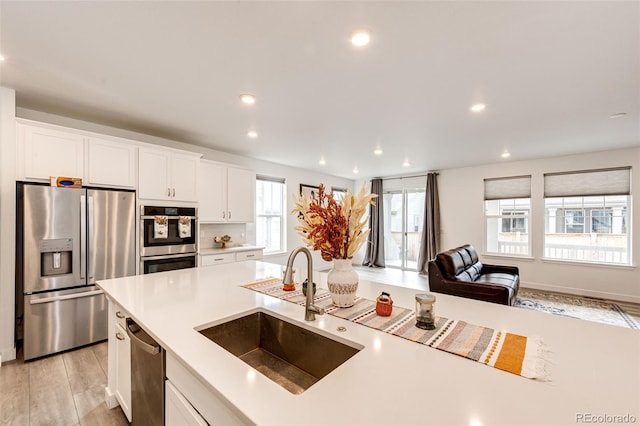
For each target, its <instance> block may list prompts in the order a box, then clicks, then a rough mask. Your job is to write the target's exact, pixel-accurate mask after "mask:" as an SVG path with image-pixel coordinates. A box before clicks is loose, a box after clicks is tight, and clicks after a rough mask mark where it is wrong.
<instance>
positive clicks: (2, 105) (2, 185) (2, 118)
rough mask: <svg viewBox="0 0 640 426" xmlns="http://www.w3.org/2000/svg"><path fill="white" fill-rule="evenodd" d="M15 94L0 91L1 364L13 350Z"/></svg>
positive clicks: (14, 352) (7, 90)
mask: <svg viewBox="0 0 640 426" xmlns="http://www.w3.org/2000/svg"><path fill="white" fill-rule="evenodd" d="M15 139H16V126H15V91H14V90H12V89H7V88H4V87H0V364H1V363H2V360H6V361H8V360H12V359H15V357H16V350H15V346H14V328H15V327H14V315H15V313H14V306H15V236H16V232H15V224H16V214H15V211H16V203H15V199H16V178H15V172H16V166H15V165H16V147H15Z"/></svg>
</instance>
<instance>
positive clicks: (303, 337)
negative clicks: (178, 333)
mask: <svg viewBox="0 0 640 426" xmlns="http://www.w3.org/2000/svg"><path fill="white" fill-rule="evenodd" d="M267 312H268V311H265V310H256V311H252V312H249V313H247V314H245V315H242V316H240V317H234V318H232V319H229V320H226V321H223V322H222V323H219V324H217V325H212V326H209V325H204V326H201V327H196V330H197V331H198V332H200V333H201V334H202V335H204V336H205V337H207V338H208V339H209V340H211V341H213V342H215V343H216V344H218V345H220V346H221V347H223V348H224V349H226V350H227V351H229V352H231V353H232V354H233V355H235V356H236V357H238V358H240V359H241V360H242V361H244V362H246V363H247V364H249V365H250V366H252V367H253V368H255V369H256V370H258V371H259V372H260V373H262V374H264V375H265V376H267V377H268V378H269V379H271V380H273V381H274V382H276V383H278V384H279V385H280V386H282V387H284V388H285V389H286V390H288V391H289V392H291V393H293V394H296V395H297V394H301V393H302V392H304V391H305V390H307V389H308V388H309V387H311V386H312V385H313V384H314V383H316V382H318V381H319V380H320V379H322V378H323V377H324V376H326V375H327V374H329V373H330V372H331V371H333V370H335V369H336V368H337V367H338V366H339V365H341V364H342V363H344V362H345V361H347V360H348V359H349V358H351V357H352V356H354V355H355V354H356V353H358V352H359V351H360V350H361V349H362V348H363V346H361V345H358V344H356V343H353V342H350V344H345V343H342V342H339V341H337V340H334V339H331V338H328V337H326V336H323V335H321V334H318V333H316V332H314V331H311V330H309V329H307V328H304V327H302V326H299V325H296V324H295V323H293V322H290V321H287V320H284V319H281V318H279V317H276V316H274V315H273V314H271V313H267Z"/></svg>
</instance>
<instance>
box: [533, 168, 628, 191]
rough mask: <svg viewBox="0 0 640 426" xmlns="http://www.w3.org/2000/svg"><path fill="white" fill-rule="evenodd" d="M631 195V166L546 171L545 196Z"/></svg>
mask: <svg viewBox="0 0 640 426" xmlns="http://www.w3.org/2000/svg"><path fill="white" fill-rule="evenodd" d="M589 195H596V196H600V195H631V167H618V168H612V169H598V170H581V171H576V172H563V173H546V174H545V175H544V196H545V198H551V197H585V196H589Z"/></svg>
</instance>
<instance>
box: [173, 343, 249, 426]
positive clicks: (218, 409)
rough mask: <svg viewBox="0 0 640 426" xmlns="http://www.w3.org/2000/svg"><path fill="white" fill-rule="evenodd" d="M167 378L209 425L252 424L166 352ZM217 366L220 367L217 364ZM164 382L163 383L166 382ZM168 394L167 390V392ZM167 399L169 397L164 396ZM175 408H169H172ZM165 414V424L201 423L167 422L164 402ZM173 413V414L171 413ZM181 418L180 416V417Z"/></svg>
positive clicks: (186, 423) (185, 423)
mask: <svg viewBox="0 0 640 426" xmlns="http://www.w3.org/2000/svg"><path fill="white" fill-rule="evenodd" d="M166 355H167V357H166V361H167V380H168V381H170V382H171V385H172V386H173V387H175V389H176V390H177V391H178V392H179V395H180V396H182V397H183V398H184V399H185V400H186V401H187V402H186V403H187V404H188V406H187V407H189V406H190V407H191V409H193V410H194V411H197V413H198V414H199V416H202V418H204V420H205V421H206V422H207V423H208V424H210V425H229V426H233V425H248V424H254V423H253V422H251V421H249V419H247V418H246V416H244V415H243V414H241V413H240V412H239V411H238V410H237V409H236V408H235V407H234V406H233V405H231V404H230V403H229V402H228V401H226V400H225V399H224V398H223V397H221V396H218V394H217V393H215V392H214V391H213V390H211V389H210V388H209V387H207V386H206V385H205V384H204V382H203V381H202V380H201V379H199V378H198V377H197V376H196V375H194V374H193V373H192V372H191V371H190V370H189V369H188V368H187V367H186V366H185V365H184V364H183V363H182V362H181V361H179V360H178V358H176V357H175V356H173V355H171V353H170V352H167V354H166ZM218 368H220V367H219V366H218ZM168 381H167V382H165V383H168ZM167 394H168V392H167ZM166 399H167V401H168V400H169V398H168V397H167V398H166ZM174 409H175V408H171V410H174ZM165 410H166V411H165V415H166V416H167V420H166V424H167V425H192V424H193V425H199V424H201V423H188V422H184V423H179V422H178V423H169V420H168V417H169V414H167V413H168V412H169V407H168V404H167V402H165ZM172 415H173V414H172ZM174 418H175V417H174ZM180 419H181V418H180Z"/></svg>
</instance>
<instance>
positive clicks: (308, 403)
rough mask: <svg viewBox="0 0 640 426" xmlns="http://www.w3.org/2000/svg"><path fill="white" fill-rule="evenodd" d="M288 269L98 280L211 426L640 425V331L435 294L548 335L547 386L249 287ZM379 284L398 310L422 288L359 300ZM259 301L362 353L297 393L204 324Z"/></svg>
mask: <svg viewBox="0 0 640 426" xmlns="http://www.w3.org/2000/svg"><path fill="white" fill-rule="evenodd" d="M281 274H282V266H280V265H274V264H269V263H265V262H255V261H247V262H241V263H233V264H226V265H219V266H213V267H205V268H195V269H185V270H180V271H171V272H165V273H157V274H149V275H141V276H134V277H127V278H120V279H115V280H106V281H101V282H99V283H98V284H99V285H100V287H102V288H103V289H104V291H105V293H106V294H107V297H108V298H109V300H110V301H112V302H114V303H117V304H118V305H119V306H120V307H122V309H123V310H124V311H126V312H127V314H128V315H129V316H131V317H132V318H133V319H134V320H135V321H136V322H137V323H138V324H139V325H141V326H142V327H143V328H144V329H145V330H146V331H147V332H148V333H149V334H150V335H151V336H152V337H153V338H154V339H156V340H157V341H158V342H159V343H160V344H161V345H162V347H163V348H164V349H165V350H166V351H167V378H168V380H170V381H172V382H174V379H175V383H174V385H175V387H176V388H177V390H178V391H179V392H181V393H182V394H183V396H184V397H185V399H186V400H188V401H189V402H190V404H191V405H193V407H195V409H196V410H197V411H198V412H199V414H200V415H202V417H204V418H205V419H206V420H207V421H208V422H209V423H210V424H216V423H233V422H238V423H249V424H251V423H254V424H260V425H284V424H292V425H295V424H300V425H331V424H340V425H374V424H378V425H410V424H415V425H418V424H419V425H474V426H479V425H485V426H487V425H520V424H522V425H574V424H581V423H594V422H598V420H600V421H599V423H604V421H603V420H608V423H613V422H618V423H623V421H624V420H625V419H626V422H627V423H638V422H640V332H639V331H638V330H631V329H624V328H620V327H614V326H609V325H605V324H599V323H593V322H588V321H582V320H576V319H571V318H564V317H559V316H554V315H549V314H544V313H540V312H536V311H530V310H525V309H519V308H514V307H509V306H502V305H496V304H492V303H486V302H480V301H475V300H470V299H463V298H458V297H454V296H447V295H441V294H437V301H436V305H435V306H436V314H437V315H440V316H446V317H448V318H456V319H461V320H465V321H467V322H469V323H472V324H477V325H483V326H486V327H492V328H495V329H499V330H506V331H509V332H512V333H516V334H521V335H525V336H540V337H541V338H542V339H543V341H544V342H545V343H546V344H547V345H548V346H549V347H550V349H551V360H552V364H551V365H550V381H546V382H545V381H537V380H530V379H526V378H524V377H521V376H518V375H515V374H510V373H507V372H504V371H501V370H498V369H495V368H492V367H489V366H485V365H483V364H481V363H478V362H473V361H471V360H468V359H465V358H462V357H458V356H455V355H452V354H449V353H446V352H442V351H439V350H436V349H432V348H430V347H427V346H424V345H420V344H416V343H414V342H411V341H408V340H405V339H402V338H399V337H396V336H393V335H391V334H387V333H384V332H381V331H377V330H374V329H371V328H368V327H365V326H363V325H359V324H355V323H352V322H350V321H347V320H344V319H340V318H337V317H334V316H331V315H327V314H325V315H322V316H318V317H317V319H316V321H314V322H305V321H304V307H303V306H298V305H296V304H293V303H290V302H287V301H283V300H279V299H276V298H274V297H271V296H267V295H264V294H261V293H258V292H255V291H252V290H249V289H246V288H243V287H241V285H243V284H247V283H250V282H254V281H258V280H261V279H265V278H269V277H281ZM316 281H317V282H318V283H319V285H320V286H321V287H323V286H322V284H321V282H322V281H321V280H320V279H319V277H317V278H316ZM399 284H400V283H399ZM382 291H386V292H388V293H390V294H391V296H392V298H393V300H394V306H403V307H407V308H412V307H413V305H414V296H415V294H416V290H412V289H406V288H402V287H396V286H388V285H383V284H378V283H372V282H366V281H361V282H360V286H359V288H358V295H359V296H360V297H364V298H367V299H372V300H374V299H375V298H376V297H377V296H378V295H379V294H380V293H381V292H382ZM256 308H262V309H264V310H266V311H271V312H273V313H275V314H276V315H278V316H280V317H286V318H289V319H290V320H291V321H292V322H295V323H299V324H301V325H302V326H303V327H308V328H309V329H311V330H313V331H316V332H318V333H320V334H324V335H327V336H331V337H332V338H334V339H337V340H342V341H345V340H346V341H349V342H352V343H353V344H355V345H358V346H361V347H363V349H362V350H360V351H359V352H358V353H357V354H356V355H355V356H353V357H352V358H350V359H349V360H347V361H346V362H345V363H344V364H342V365H341V366H339V367H338V368H337V369H335V370H334V371H332V372H331V373H330V374H328V375H327V376H326V377H324V378H322V379H321V380H320V381H318V382H317V383H315V384H314V385H313V386H311V387H310V388H309V389H307V390H306V391H305V392H304V393H302V394H300V395H294V394H292V393H289V392H288V391H287V390H285V389H284V388H282V387H280V386H279V385H278V384H276V383H274V382H272V381H271V380H270V379H268V378H266V377H265V376H263V375H262V374H260V373H258V372H256V371H255V370H254V369H253V368H252V367H250V366H248V365H247V364H245V363H244V362H243V361H241V360H239V359H238V358H236V357H235V356H233V355H231V354H230V353H229V352H227V351H226V350H225V349H223V348H221V347H219V346H218V345H216V344H215V343H213V342H211V341H210V340H208V339H207V338H205V337H204V336H202V335H201V334H200V333H199V332H198V331H196V328H202V326H203V325H207V324H212V323H217V322H220V320H223V319H226V318H229V317H237V316H239V315H238V314H241V313H243V312H246V311H251V310H254V309H256ZM339 327H344V328H346V331H343V332H339V331H337V330H338V328H339ZM112 353H113V352H112V351H111V348H110V356H111V354H112ZM110 364H111V363H110ZM185 376H190V377H189V379H190V380H191V381H188V380H186V379H185ZM111 377H112V376H111V375H110V380H109V387H112V386H113V384H112V382H111V381H112V380H111ZM107 392H108V391H107ZM218 415H220V416H221V417H216V416H218ZM612 420H613V421H612Z"/></svg>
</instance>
